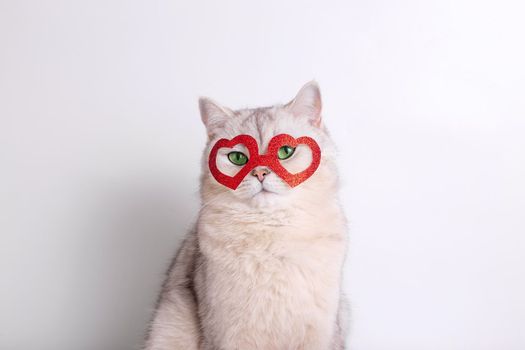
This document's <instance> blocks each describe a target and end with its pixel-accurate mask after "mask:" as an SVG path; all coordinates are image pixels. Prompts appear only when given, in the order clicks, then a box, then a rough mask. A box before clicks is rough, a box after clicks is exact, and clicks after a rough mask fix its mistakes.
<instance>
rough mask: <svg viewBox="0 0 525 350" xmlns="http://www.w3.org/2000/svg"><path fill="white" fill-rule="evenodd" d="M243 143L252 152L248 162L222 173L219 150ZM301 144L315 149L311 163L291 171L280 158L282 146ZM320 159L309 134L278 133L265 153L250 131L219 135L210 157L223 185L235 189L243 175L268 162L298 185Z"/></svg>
mask: <svg viewBox="0 0 525 350" xmlns="http://www.w3.org/2000/svg"><path fill="white" fill-rule="evenodd" d="M238 144H243V145H244V146H246V148H247V149H248V151H249V153H250V158H249V160H248V162H247V163H246V164H245V165H244V166H243V167H242V168H241V170H240V171H239V172H238V173H237V174H236V175H235V176H228V175H226V174H224V173H222V172H221V171H220V170H219V169H218V168H217V152H218V151H219V149H220V148H225V147H227V148H231V147H233V146H235V145H238ZM298 145H307V146H308V147H309V148H310V150H311V151H312V163H310V165H309V166H308V168H306V169H305V170H303V171H301V172H299V173H297V174H292V173H290V172H289V171H288V170H286V169H285V168H284V167H283V166H282V164H281V162H280V161H279V158H278V157H277V152H278V151H279V148H281V147H282V146H290V147H297V146H298ZM320 163H321V148H320V147H319V145H318V144H317V142H315V140H314V139H313V138H311V137H308V136H302V137H299V138H297V139H296V138H294V137H293V136H290V135H288V134H279V135H276V136H274V137H273V138H272V139H271V140H270V143H269V144H268V152H267V153H266V154H259V146H258V145H257V141H255V139H254V138H253V137H251V136H250V135H238V136H235V137H234V138H233V139H231V140H228V139H220V140H219V141H217V142H216V143H215V145H214V146H213V148H212V150H211V152H210V157H209V159H208V166H209V168H210V171H211V174H212V175H213V177H214V178H215V180H217V181H218V182H219V183H221V184H222V185H224V186H226V187H229V188H231V189H232V190H235V189H236V188H237V187H238V186H239V184H240V183H241V182H242V180H243V179H244V177H245V176H246V175H247V174H248V173H249V172H250V171H251V170H252V169H253V168H255V167H256V166H267V167H268V168H270V169H271V170H272V171H273V172H274V173H276V174H277V175H278V176H279V177H280V178H281V179H283V180H284V181H285V182H286V183H287V184H288V185H289V186H290V187H295V186H297V185H299V184H301V183H303V182H304V181H306V180H307V179H308V178H309V177H310V176H312V175H313V173H314V172H315V171H316V170H317V168H318V167H319V164H320Z"/></svg>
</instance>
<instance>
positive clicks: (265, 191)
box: [253, 186, 277, 197]
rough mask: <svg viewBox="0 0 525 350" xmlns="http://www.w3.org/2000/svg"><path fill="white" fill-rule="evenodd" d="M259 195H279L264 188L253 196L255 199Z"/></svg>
mask: <svg viewBox="0 0 525 350" xmlns="http://www.w3.org/2000/svg"><path fill="white" fill-rule="evenodd" d="M259 194H260V195H269V194H277V192H274V191H271V190H269V189H267V188H265V187H264V186H261V189H260V190H259V191H258V192H256V193H255V194H254V195H253V197H255V196H257V195H259Z"/></svg>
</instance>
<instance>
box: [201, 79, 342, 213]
mask: <svg viewBox="0 0 525 350" xmlns="http://www.w3.org/2000/svg"><path fill="white" fill-rule="evenodd" d="M321 106H322V103H321V94H320V91H319V87H318V86H317V84H316V83H315V82H310V83H307V84H306V85H305V86H303V87H302V88H301V90H300V91H299V93H298V94H297V96H296V97H295V98H294V99H293V100H292V101H290V102H289V103H287V104H285V105H275V106H272V107H263V108H253V109H241V110H231V109H229V108H227V107H223V106H221V105H219V104H218V103H216V102H214V101H212V100H210V99H208V98H201V99H200V100H199V107H200V112H201V119H202V121H203V123H204V125H205V126H206V130H207V133H208V142H207V146H206V148H205V151H204V157H203V169H202V171H203V173H202V186H201V195H202V197H203V201H204V203H209V202H210V201H214V202H215V201H219V202H221V201H228V202H232V201H235V202H238V203H245V204H247V205H253V206H259V207H261V206H280V205H284V206H286V205H289V204H290V203H291V202H293V201H297V200H306V201H316V200H318V199H319V198H320V197H322V196H331V195H333V194H334V192H335V191H336V187H337V172H336V168H335V147H334V145H333V143H332V140H331V138H330V136H329V134H328V132H327V131H326V128H325V127H324V125H323V122H322V119H321ZM279 134H289V135H291V136H293V137H294V138H299V137H303V136H307V137H311V138H312V139H314V140H315V142H316V143H317V144H318V145H319V148H320V149H321V154H322V156H321V162H320V164H319V167H318V168H317V170H316V171H315V172H314V173H313V175H312V176H311V177H309V178H308V179H306V181H304V182H302V183H301V184H299V185H298V186H296V187H291V186H290V185H289V184H288V183H286V182H285V181H284V180H283V179H282V178H281V177H279V176H278V175H277V174H276V173H275V171H273V170H272V169H271V168H270V167H267V166H257V167H255V168H254V169H253V170H251V171H250V172H249V173H248V174H247V175H246V176H245V177H244V178H243V179H242V181H241V182H240V183H239V185H238V187H237V188H236V189H231V188H228V187H227V186H224V185H222V184H220V183H219V182H218V181H217V180H216V179H215V178H214V177H213V175H212V173H211V171H210V169H209V167H208V158H209V155H210V152H211V150H212V148H213V146H214V145H215V144H216V143H217V141H218V140H220V139H228V140H231V139H233V138H234V137H236V136H238V135H249V136H251V137H253V138H254V139H255V141H256V142H257V145H258V149H259V154H261V155H262V154H265V153H266V152H267V148H268V144H269V142H270V140H271V139H272V138H273V137H275V136H276V135H279ZM253 156H254V155H251V154H250V151H249V149H248V148H247V147H246V145H243V144H242V143H240V144H237V145H232V146H231V147H221V148H220V149H219V150H218V151H217V158H216V165H217V168H218V170H219V171H220V172H221V173H223V174H225V175H227V176H235V175H236V174H237V173H238V172H239V171H240V170H241V169H242V168H243V166H244V165H245V164H246V163H247V162H248V161H249V159H250V157H253ZM278 159H279V160H278V161H279V162H280V163H281V165H282V166H283V167H284V168H285V169H286V170H287V171H288V172H290V173H292V174H296V173H299V172H301V171H303V170H305V169H307V168H308V167H309V166H310V165H311V164H312V148H311V147H309V146H307V145H305V144H299V145H297V146H296V147H292V146H290V145H283V146H282V147H280V148H279V151H278Z"/></svg>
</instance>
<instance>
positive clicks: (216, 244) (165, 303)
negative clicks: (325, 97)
mask: <svg viewBox="0 0 525 350" xmlns="http://www.w3.org/2000/svg"><path fill="white" fill-rule="evenodd" d="M199 103H200V111H201V117H202V121H203V122H204V124H205V125H206V129H207V132H208V143H207V147H206V149H205V151H204V157H203V164H202V176H201V200H202V208H201V210H200V213H199V218H198V222H197V224H196V226H195V229H194V230H193V232H191V233H190V234H189V235H188V237H187V238H186V240H185V241H184V243H183V245H182V247H181V248H180V250H179V252H178V254H177V256H176V257H175V259H174V261H173V264H172V266H171V268H170V270H169V274H168V277H167V279H166V281H165V283H164V286H163V290H162V292H161V295H160V299H159V303H158V307H157V310H156V313H155V317H154V319H153V321H152V324H151V327H150V331H149V334H148V339H147V341H146V349H147V350H176V349H181V350H193V349H195V350H197V349H199V350H219V349H220V350H251V349H263V350H298V349H304V350H306V349H312V350H314V349H315V350H335V349H344V333H345V332H344V325H343V323H344V322H343V320H342V319H343V318H344V317H342V316H344V311H343V309H344V307H343V304H344V302H343V299H342V297H341V278H342V266H343V260H344V256H345V251H346V220H345V218H344V215H343V212H342V210H341V207H340V205H339V201H338V176H337V169H336V165H335V157H336V151H335V147H334V144H333V142H332V140H331V138H330V136H329V135H328V133H327V131H326V129H325V127H324V126H323V124H322V121H321V96H320V92H319V88H318V86H317V84H316V83H314V82H310V83H308V84H306V85H305V86H304V87H303V88H302V89H301V90H300V91H299V93H298V94H297V96H296V97H295V99H293V100H292V101H291V102H290V103H288V104H286V105H277V106H273V107H268V108H256V109H242V110H238V111H233V110H230V109H228V108H225V107H221V106H219V105H218V104H216V103H215V102H213V101H211V100H209V99H205V98H203V99H200V101H199ZM283 133H284V134H290V135H292V136H294V137H296V138H297V137H301V136H309V137H312V138H313V139H314V140H315V141H316V142H317V143H318V144H319V146H320V148H321V153H322V156H321V163H320V165H319V168H318V169H317V170H316V172H315V173H314V174H313V175H312V176H311V177H310V178H308V179H307V180H306V181H305V182H303V183H301V184H300V185H298V186H296V187H290V186H289V185H288V184H286V183H285V182H284V181H283V180H282V179H281V178H280V177H279V176H278V175H277V174H275V172H274V171H272V170H271V169H270V168H267V167H263V166H257V167H256V168H255V169H254V170H253V171H252V172H250V173H249V174H248V175H247V176H246V177H245V178H244V179H243V180H242V182H241V183H240V184H239V186H238V188H237V189H235V190H232V189H230V188H228V187H226V186H223V185H221V184H220V183H218V182H217V181H216V180H215V178H214V177H213V176H212V174H211V173H210V170H209V168H208V156H209V154H210V150H211V149H212V147H213V145H214V144H215V143H216V141H217V140H219V139H222V138H226V139H231V138H233V137H235V136H237V135H240V134H246V135H250V136H252V137H253V138H255V140H256V141H257V143H258V145H259V153H261V154H264V153H265V152H266V147H267V145H268V142H269V140H270V139H272V138H273V137H274V136H275V135H278V134H283ZM282 151H283V157H285V158H286V159H283V160H281V164H282V165H283V166H284V167H285V168H286V169H287V170H289V171H290V172H291V173H297V172H299V171H301V170H303V169H306V168H307V167H308V166H309V164H310V163H311V162H312V152H311V150H310V148H309V147H308V146H305V145H298V146H297V147H296V148H293V147H288V148H287V149H283V150H282ZM279 152H281V150H279ZM232 154H233V159H232V158H231V157H232ZM249 157H250V154H249V152H248V150H247V149H246V147H244V146H243V145H241V144H239V145H236V146H234V147H233V148H231V149H221V150H220V151H219V153H218V156H217V166H218V168H219V169H220V171H221V172H223V173H224V174H227V175H230V176H233V175H235V173H237V172H238V171H239V169H240V168H242V165H239V164H242V163H243V162H245V161H246V160H247V159H248V158H249ZM279 158H281V157H279ZM236 163H237V164H236Z"/></svg>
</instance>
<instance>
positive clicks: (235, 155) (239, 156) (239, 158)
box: [228, 151, 248, 165]
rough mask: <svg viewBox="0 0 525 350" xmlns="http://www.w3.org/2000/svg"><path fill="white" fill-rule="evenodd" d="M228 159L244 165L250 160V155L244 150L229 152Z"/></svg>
mask: <svg viewBox="0 0 525 350" xmlns="http://www.w3.org/2000/svg"><path fill="white" fill-rule="evenodd" d="M228 159H229V160H230V162H232V163H233V164H235V165H244V164H246V163H247V162H248V157H246V155H245V154H244V153H242V152H236V151H235V152H230V153H228Z"/></svg>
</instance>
